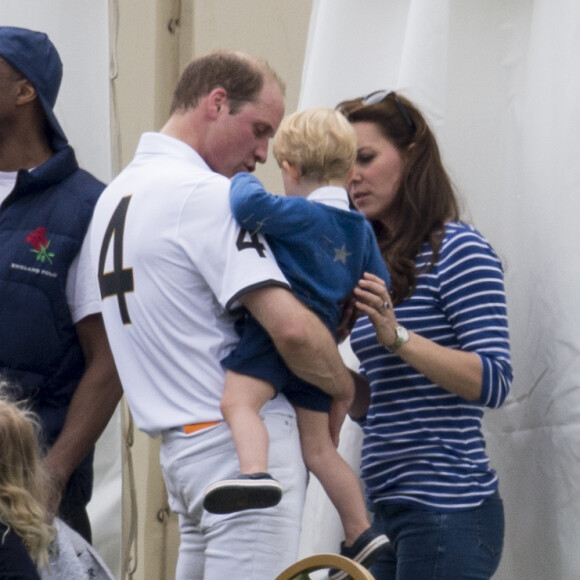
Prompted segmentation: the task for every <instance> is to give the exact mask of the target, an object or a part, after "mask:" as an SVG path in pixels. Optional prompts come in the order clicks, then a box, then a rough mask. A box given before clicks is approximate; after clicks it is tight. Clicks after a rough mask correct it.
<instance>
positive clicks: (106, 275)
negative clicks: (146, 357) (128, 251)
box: [99, 195, 135, 324]
mask: <svg viewBox="0 0 580 580" xmlns="http://www.w3.org/2000/svg"><path fill="white" fill-rule="evenodd" d="M130 201H131V196H130V195H129V196H127V197H124V198H123V199H121V201H120V202H119V205H118V206H117V208H116V209H115V212H114V213H113V215H112V216H111V220H110V221H109V225H108V226H107V229H106V231H105V235H104V237H103V244H102V246H101V253H100V255H99V287H100V289H101V299H102V300H104V299H105V298H108V297H109V296H116V297H117V302H118V304H119V313H120V314H121V320H122V321H123V324H131V318H130V316H129V311H128V310H127V301H126V299H125V294H126V293H127V292H133V290H134V289H135V286H134V284H133V268H123V232H124V230H125V219H126V217H127V209H128V207H129V202H130ZM111 240H113V270H112V271H109V272H105V260H106V257H107V254H108V252H109V246H110V245H111Z"/></svg>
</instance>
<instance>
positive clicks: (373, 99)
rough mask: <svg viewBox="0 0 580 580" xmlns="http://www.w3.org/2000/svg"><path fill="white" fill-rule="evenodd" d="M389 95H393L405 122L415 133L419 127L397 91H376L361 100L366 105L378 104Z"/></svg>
mask: <svg viewBox="0 0 580 580" xmlns="http://www.w3.org/2000/svg"><path fill="white" fill-rule="evenodd" d="M389 97H393V100H394V101H395V105H397V109H399V112H400V113H401V116H402V117H403V119H405V123H407V125H409V129H411V132H412V133H414V132H415V130H416V129H417V127H416V125H415V121H413V119H412V118H411V115H409V111H408V109H407V107H405V105H404V104H403V103H402V102H401V99H399V97H398V96H397V93H395V92H394V91H385V90H382V91H374V92H372V93H369V94H368V95H366V97H362V99H361V100H360V101H361V103H362V104H363V105H364V106H368V105H378V104H379V103H382V102H383V101H386V100H387V99H388V98H389Z"/></svg>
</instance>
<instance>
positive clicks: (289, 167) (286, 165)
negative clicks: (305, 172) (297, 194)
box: [281, 160, 302, 183]
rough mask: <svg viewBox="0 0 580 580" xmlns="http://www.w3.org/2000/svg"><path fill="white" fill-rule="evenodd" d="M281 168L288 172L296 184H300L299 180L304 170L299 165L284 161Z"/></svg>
mask: <svg viewBox="0 0 580 580" xmlns="http://www.w3.org/2000/svg"><path fill="white" fill-rule="evenodd" d="M281 167H282V168H283V169H285V170H286V171H287V172H288V175H289V176H290V179H291V180H292V181H293V182H294V183H298V180H299V179H300V177H301V176H302V170H301V169H300V167H299V166H298V165H294V164H293V163H290V162H289V161H286V160H284V161H282V164H281Z"/></svg>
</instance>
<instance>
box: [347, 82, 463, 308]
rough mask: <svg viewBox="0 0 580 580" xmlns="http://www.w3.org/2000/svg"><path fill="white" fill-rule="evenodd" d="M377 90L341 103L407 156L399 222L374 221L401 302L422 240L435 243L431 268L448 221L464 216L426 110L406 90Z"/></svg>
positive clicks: (411, 287) (409, 290)
mask: <svg viewBox="0 0 580 580" xmlns="http://www.w3.org/2000/svg"><path fill="white" fill-rule="evenodd" d="M374 94H375V93H372V94H371V95H369V96H368V97H362V98H359V99H353V100H348V101H343V102H342V103H340V104H339V105H338V107H337V108H338V109H339V110H340V111H342V112H343V114H344V115H346V117H347V118H348V120H349V121H350V122H351V123H358V122H369V123H373V124H374V125H375V126H376V127H377V128H378V129H379V131H380V132H381V134H382V135H383V137H384V138H385V139H387V140H388V141H389V142H390V143H392V144H393V145H394V146H395V147H396V148H397V150H398V151H399V153H400V155H401V157H402V158H403V160H404V162H405V163H404V169H403V174H402V175H401V181H400V183H399V187H398V191H397V194H396V196H395V201H394V208H393V211H395V212H396V215H397V220H396V226H395V227H393V228H392V229H388V228H386V227H385V226H384V225H383V224H382V223H380V222H375V221H373V222H371V223H372V225H373V228H374V230H375V234H376V236H377V240H378V242H379V247H380V249H381V253H382V255H383V259H384V260H385V263H386V265H387V267H388V268H389V271H390V274H391V295H392V298H393V302H394V303H395V304H399V303H400V302H402V301H403V300H404V299H406V298H408V297H409V296H411V295H412V294H413V292H414V291H415V288H416V285H417V279H416V278H417V274H418V272H417V271H416V267H415V259H416V257H417V255H418V254H419V252H420V250H421V246H422V244H423V243H424V242H429V244H430V245H431V247H432V248H433V256H432V258H431V261H430V262H429V264H428V265H427V269H429V268H430V267H432V265H433V264H434V263H435V262H436V261H437V258H438V255H439V249H440V247H441V242H442V239H443V235H444V224H445V222H446V221H449V220H458V219H459V213H460V212H459V205H458V202H457V199H456V197H455V193H454V190H453V185H452V183H451V180H450V178H449V176H448V175H447V172H446V171H445V168H444V167H443V163H442V161H441V155H440V153H439V147H438V145H437V142H436V140H435V136H434V135H433V132H432V131H431V129H430V127H429V125H428V124H427V122H426V120H425V119H424V117H423V115H422V114H421V113H420V112H419V110H418V109H417V107H416V106H415V105H414V104H413V103H411V101H409V100H408V99H406V98H404V97H402V96H401V95H397V94H395V93H393V92H390V93H386V92H385V96H384V97H383V98H382V99H381V100H379V101H378V102H375V100H374V99H372V98H369V97H372V95H374ZM376 94H377V95H379V96H380V93H376ZM365 103H367V104H365Z"/></svg>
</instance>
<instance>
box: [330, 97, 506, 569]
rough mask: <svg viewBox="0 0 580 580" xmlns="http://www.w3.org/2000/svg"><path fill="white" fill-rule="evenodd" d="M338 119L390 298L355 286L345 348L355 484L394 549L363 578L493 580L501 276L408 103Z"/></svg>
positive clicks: (352, 104) (499, 524) (369, 284)
mask: <svg viewBox="0 0 580 580" xmlns="http://www.w3.org/2000/svg"><path fill="white" fill-rule="evenodd" d="M339 108H340V110H342V112H343V113H344V114H345V115H346V116H347V118H348V119H349V120H350V122H351V123H352V124H353V126H354V128H355V131H356V133H357V139H358V154H357V162H356V166H355V171H354V174H353V177H352V181H351V183H350V188H349V194H350V196H351V200H352V202H353V203H354V205H355V206H356V208H357V209H358V210H359V211H361V212H362V213H364V214H365V216H366V217H367V219H369V220H370V221H371V223H372V224H373V226H374V229H375V233H376V235H377V239H378V241H379V246H380V248H381V251H382V254H383V258H384V260H385V263H386V264H387V266H388V267H389V270H390V273H391V278H392V284H391V288H390V292H389V291H387V288H385V285H384V283H383V282H382V281H381V280H380V279H379V278H376V277H375V276H371V275H365V279H364V280H363V281H361V283H360V285H359V288H358V289H357V290H356V292H355V293H356V297H357V303H356V305H357V308H358V309H359V310H360V312H361V313H362V316H361V317H360V318H359V319H358V321H357V322H356V324H355V326H354V328H353V331H352V334H351V345H352V348H353V350H354V352H355V353H356V354H357V356H358V358H359V360H360V362H361V375H360V376H359V377H358V378H357V389H358V390H357V398H356V400H355V404H354V405H353V408H352V410H351V416H352V417H353V418H355V419H357V420H359V421H360V423H361V425H362V426H363V430H364V441H363V450H362V477H363V479H364V481H365V484H366V491H367V496H368V501H369V505H370V506H371V509H372V510H373V511H374V513H375V515H374V522H373V526H374V527H375V528H376V530H377V531H380V532H382V533H385V534H386V535H387V536H388V537H389V539H390V541H391V548H392V549H391V551H390V552H389V553H388V554H387V555H386V556H384V557H383V558H381V560H380V561H378V562H377V563H376V564H375V566H374V567H373V568H372V572H373V573H374V575H375V577H376V578H377V579H378V580H386V579H389V580H390V579H396V580H431V579H453V580H458V579H462V578H465V579H467V578H469V579H482V580H483V579H489V578H491V576H492V575H493V573H494V572H495V570H496V569H497V566H498V564H499V561H500V557H501V551H502V547H503V533H504V513H503V504H502V500H501V498H500V496H499V492H498V480H497V476H496V474H495V472H494V471H493V469H491V467H490V465H489V459H488V457H487V455H486V453H485V441H484V439H483V435H482V431H481V420H482V416H483V410H484V408H485V407H491V408H496V407H499V406H500V405H501V404H502V403H503V402H504V400H505V398H506V396H507V394H508V392H509V388H510V384H511V380H512V370H511V361H510V352H509V334H508V322H507V311H506V299H505V291H504V283H503V271H502V266H501V262H500V260H499V259H498V257H497V255H496V254H495V252H494V250H493V248H492V247H491V246H490V245H489V243H488V242H487V241H486V240H485V238H484V237H483V236H482V235H481V234H480V233H479V232H478V231H477V230H475V229H474V228H473V227H471V226H470V225H468V224H466V223H463V222H461V221H460V220H459V209H458V203H457V200H456V198H455V195H454V192H453V188H452V185H451V182H450V179H449V177H448V175H447V173H446V171H445V169H444V167H443V165H442V162H441V158H440V154H439V150H438V146H437V143H436V141H435V138H434V135H433V133H432V132H431V130H430V128H429V127H428V125H427V123H426V121H425V119H424V118H423V116H422V114H421V113H420V112H419V110H418V109H417V108H416V107H415V106H414V105H413V104H412V103H411V102H410V101H408V100H407V99H405V98H403V97H402V96H399V95H397V94H395V93H393V92H387V91H378V92H376V93H371V94H370V95H368V96H366V97H363V98H359V99H354V100H350V101H345V102H343V103H341V104H340V105H339ZM369 385H370V388H369Z"/></svg>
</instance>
